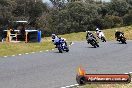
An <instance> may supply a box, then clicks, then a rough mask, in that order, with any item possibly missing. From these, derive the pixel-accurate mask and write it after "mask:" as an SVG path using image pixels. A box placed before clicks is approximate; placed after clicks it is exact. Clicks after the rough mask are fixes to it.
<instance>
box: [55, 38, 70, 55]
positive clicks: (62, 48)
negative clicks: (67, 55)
mask: <svg viewBox="0 0 132 88" xmlns="http://www.w3.org/2000/svg"><path fill="white" fill-rule="evenodd" d="M57 48H58V50H59V53H63V51H66V52H69V48H68V46H67V43H66V41H64V40H63V39H61V40H60V41H59V42H58V44H57Z"/></svg>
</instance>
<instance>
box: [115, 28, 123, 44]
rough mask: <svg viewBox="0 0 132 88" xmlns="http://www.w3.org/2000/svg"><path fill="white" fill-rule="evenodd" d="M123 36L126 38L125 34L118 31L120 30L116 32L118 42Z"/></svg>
mask: <svg viewBox="0 0 132 88" xmlns="http://www.w3.org/2000/svg"><path fill="white" fill-rule="evenodd" d="M121 35H123V36H124V33H123V32H120V31H118V30H116V33H115V38H117V41H118V39H120V37H121Z"/></svg>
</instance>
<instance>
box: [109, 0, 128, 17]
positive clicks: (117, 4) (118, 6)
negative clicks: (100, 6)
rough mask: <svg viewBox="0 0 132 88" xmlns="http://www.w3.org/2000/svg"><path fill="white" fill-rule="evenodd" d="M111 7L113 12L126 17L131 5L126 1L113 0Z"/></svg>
mask: <svg viewBox="0 0 132 88" xmlns="http://www.w3.org/2000/svg"><path fill="white" fill-rule="evenodd" d="M109 6H110V9H111V10H112V11H113V12H117V14H116V15H118V16H124V15H125V14H126V13H127V12H128V9H129V4H128V3H127V2H126V1H125V0H112V2H111V3H110V5H109Z"/></svg>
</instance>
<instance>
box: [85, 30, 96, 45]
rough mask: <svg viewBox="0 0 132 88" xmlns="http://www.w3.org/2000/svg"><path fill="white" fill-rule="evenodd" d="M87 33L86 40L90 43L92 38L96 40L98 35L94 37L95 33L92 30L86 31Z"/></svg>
mask: <svg viewBox="0 0 132 88" xmlns="http://www.w3.org/2000/svg"><path fill="white" fill-rule="evenodd" d="M86 33H87V35H86V40H87V41H88V43H89V42H90V41H92V40H93V41H96V37H94V35H93V33H91V32H90V31H86Z"/></svg>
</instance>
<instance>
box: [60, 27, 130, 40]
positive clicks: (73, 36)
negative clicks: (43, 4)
mask: <svg viewBox="0 0 132 88" xmlns="http://www.w3.org/2000/svg"><path fill="white" fill-rule="evenodd" d="M115 30H120V31H122V32H124V33H125V37H126V38H127V39H128V40H132V26H126V27H120V28H113V29H106V30H103V32H104V34H105V36H106V39H107V40H110V41H112V40H115ZM91 32H93V33H94V35H95V31H91ZM60 36H61V37H64V38H66V39H67V40H68V41H85V38H86V33H85V32H79V33H70V34H65V35H60Z"/></svg>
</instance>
